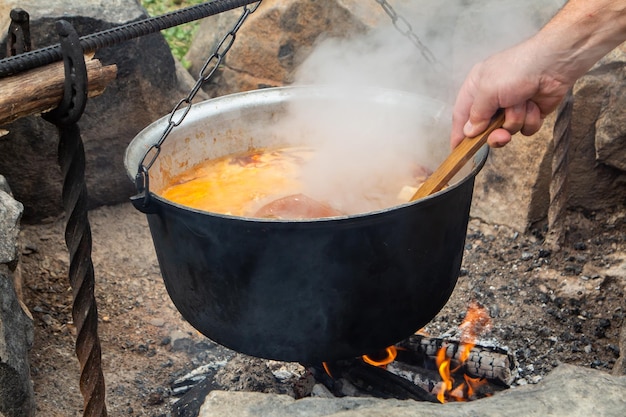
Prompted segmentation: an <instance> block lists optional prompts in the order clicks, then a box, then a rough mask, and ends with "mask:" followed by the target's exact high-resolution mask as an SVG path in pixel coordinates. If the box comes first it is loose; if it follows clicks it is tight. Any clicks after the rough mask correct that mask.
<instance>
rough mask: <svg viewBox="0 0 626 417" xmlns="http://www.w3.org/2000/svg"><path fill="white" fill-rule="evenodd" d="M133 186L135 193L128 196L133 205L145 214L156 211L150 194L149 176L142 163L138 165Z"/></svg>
mask: <svg viewBox="0 0 626 417" xmlns="http://www.w3.org/2000/svg"><path fill="white" fill-rule="evenodd" d="M135 187H136V188H137V194H135V195H134V196H132V197H131V198H130V201H131V203H133V206H135V208H136V209H137V210H139V211H141V212H142V213H145V214H154V213H156V211H157V209H156V205H155V204H152V197H151V194H150V176H149V175H148V168H147V167H146V166H145V165H144V164H141V165H139V169H138V170H137V175H135Z"/></svg>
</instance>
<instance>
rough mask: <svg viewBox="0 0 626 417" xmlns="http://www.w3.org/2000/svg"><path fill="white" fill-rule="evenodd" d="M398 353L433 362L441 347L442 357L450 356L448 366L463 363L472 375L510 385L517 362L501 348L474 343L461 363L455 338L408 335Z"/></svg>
mask: <svg viewBox="0 0 626 417" xmlns="http://www.w3.org/2000/svg"><path fill="white" fill-rule="evenodd" d="M397 346H398V347H399V348H401V349H404V350H400V351H399V354H400V355H402V356H403V358H405V359H404V360H407V361H410V360H411V359H408V358H406V357H407V356H413V359H412V360H413V361H420V360H430V361H432V362H434V361H435V360H436V357H437V353H438V352H439V351H440V349H441V348H442V347H444V346H445V352H446V357H448V358H450V360H451V362H452V363H451V366H452V367H453V368H456V367H458V366H461V365H462V366H463V368H464V369H465V371H466V372H467V373H468V374H469V375H470V376H472V377H478V378H486V379H488V380H490V381H491V382H493V383H496V384H501V385H504V386H510V385H511V384H512V383H513V381H515V378H516V377H517V361H516V360H515V356H514V355H513V354H511V353H509V352H507V351H505V350H504V349H500V348H497V347H486V346H480V345H475V346H474V347H472V348H471V349H470V350H469V356H468V357H467V359H466V360H465V361H464V362H463V361H462V359H461V358H462V355H463V347H462V346H463V344H462V343H461V342H458V341H453V340H445V339H441V338H437V337H428V336H422V335H417V334H415V335H412V336H410V337H409V338H407V339H405V340H403V341H402V342H400V343H398V345H397Z"/></svg>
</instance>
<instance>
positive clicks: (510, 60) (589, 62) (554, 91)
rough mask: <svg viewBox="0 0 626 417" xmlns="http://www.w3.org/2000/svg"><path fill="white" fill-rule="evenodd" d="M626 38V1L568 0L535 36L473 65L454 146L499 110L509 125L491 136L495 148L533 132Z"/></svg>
mask: <svg viewBox="0 0 626 417" xmlns="http://www.w3.org/2000/svg"><path fill="white" fill-rule="evenodd" d="M624 40H626V0H593V1H590V0H570V1H569V2H568V3H567V4H566V5H565V6H564V7H563V8H562V9H561V10H560V11H559V13H557V15H556V16H555V17H554V18H553V19H552V20H551V21H550V22H549V23H548V24H547V25H546V26H545V27H544V28H543V29H541V30H540V31H539V32H538V33H537V34H536V35H535V36H533V37H531V38H530V39H528V40H526V41H524V42H522V43H520V44H518V45H516V46H514V47H512V48H509V49H507V50H504V51H502V52H500V53H498V54H495V55H493V56H491V57H490V58H488V59H487V60H485V61H483V62H481V63H479V64H477V65H476V66H474V68H473V69H472V70H471V71H470V73H469V74H468V76H467V78H466V79H465V82H464V83H463V85H462V86H461V89H460V90H459V93H458V96H457V100H456V103H455V106H454V113H453V117H452V134H451V136H450V142H451V145H452V146H453V147H454V146H456V145H457V144H458V143H459V142H460V141H461V140H462V139H463V137H464V136H470V137H473V136H476V135H478V134H479V133H481V132H482V131H484V130H485V129H486V127H487V124H488V123H489V120H490V119H491V116H493V114H494V113H495V112H496V111H497V110H498V109H499V108H504V109H505V122H504V126H503V128H502V129H497V130H495V131H494V132H493V133H492V134H491V135H489V140H488V141H489V144H490V145H491V146H493V147H500V146H504V145H505V144H506V143H508V142H509V141H510V140H511V135H512V134H514V133H516V132H520V131H521V133H522V134H524V135H532V134H534V133H535V132H537V131H538V130H539V128H540V127H541V124H542V122H543V119H544V118H545V117H546V116H547V115H548V114H550V113H552V112H553V111H554V110H555V109H556V108H557V106H558V105H559V103H560V102H561V100H562V99H563V97H564V96H565V94H566V92H567V90H568V89H569V88H571V87H572V86H573V85H574V83H575V82H576V80H577V79H578V78H580V77H581V76H583V75H584V74H585V73H586V72H587V71H588V70H589V69H590V68H591V67H592V66H593V65H594V64H595V63H596V62H597V61H598V60H599V59H600V58H602V57H603V56H604V55H605V54H607V53H608V52H610V51H611V50H613V49H614V48H615V47H617V46H618V45H619V44H620V43H622V42H623V41H624Z"/></svg>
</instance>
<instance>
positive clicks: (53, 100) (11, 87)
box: [0, 56, 117, 126]
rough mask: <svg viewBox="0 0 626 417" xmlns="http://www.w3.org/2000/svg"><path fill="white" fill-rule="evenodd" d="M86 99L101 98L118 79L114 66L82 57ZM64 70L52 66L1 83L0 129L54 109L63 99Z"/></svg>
mask: <svg viewBox="0 0 626 417" xmlns="http://www.w3.org/2000/svg"><path fill="white" fill-rule="evenodd" d="M85 64H86V66H87V80H88V82H87V89H88V96H89V97H95V96H98V95H100V94H102V93H103V92H104V90H105V88H106V86H107V85H108V84H109V83H110V82H112V81H113V80H114V79H115V77H116V76H117V67H116V66H115V65H107V66H103V65H102V63H101V62H100V61H99V60H98V59H93V56H85ZM64 80H65V69H64V67H63V62H55V63H53V64H49V65H46V66H44V67H41V68H35V69H33V70H29V71H26V72H23V73H21V74H16V75H13V76H10V77H6V78H1V79H0V126H2V125H5V124H7V123H10V122H12V121H14V120H17V119H19V118H21V117H25V116H30V115H33V114H40V113H44V112H47V111H49V110H52V109H54V108H56V107H57V105H58V104H59V102H60V101H61V98H62V97H63V89H64V86H63V85H64Z"/></svg>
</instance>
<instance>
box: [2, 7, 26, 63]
mask: <svg viewBox="0 0 626 417" xmlns="http://www.w3.org/2000/svg"><path fill="white" fill-rule="evenodd" d="M9 16H10V17H11V24H10V25H9V38H8V39H7V56H15V55H19V54H23V53H24V52H28V51H30V50H31V49H32V45H31V43H30V23H29V18H30V16H29V15H28V12H26V11H25V10H23V9H13V10H11V13H10V14H9Z"/></svg>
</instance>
